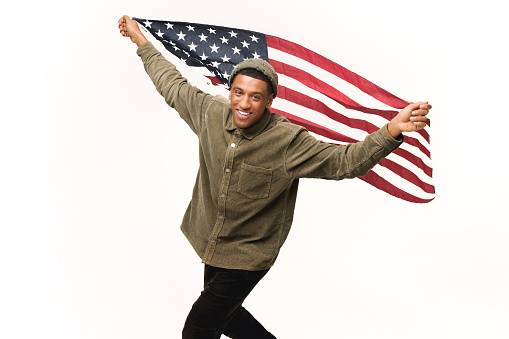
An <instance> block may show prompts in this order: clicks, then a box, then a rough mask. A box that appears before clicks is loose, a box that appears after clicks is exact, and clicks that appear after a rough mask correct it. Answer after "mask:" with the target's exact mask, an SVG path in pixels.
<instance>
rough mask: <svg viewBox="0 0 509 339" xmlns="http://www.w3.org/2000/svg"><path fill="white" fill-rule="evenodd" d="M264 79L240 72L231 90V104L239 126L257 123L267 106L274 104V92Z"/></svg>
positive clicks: (229, 97) (245, 126)
mask: <svg viewBox="0 0 509 339" xmlns="http://www.w3.org/2000/svg"><path fill="white" fill-rule="evenodd" d="M267 86H268V85H267V83H266V82H265V81H263V80H258V79H255V78H251V77H249V76H247V75H242V74H239V75H237V76H236V77H235V79H234V81H233V84H232V88H231V90H230V95H229V96H228V99H230V105H231V108H232V112H233V117H234V119H235V124H236V125H237V127H238V128H242V129H244V128H248V127H251V126H253V125H254V124H256V123H257V122H258V121H259V120H260V119H261V118H262V116H263V113H264V112H265V109H266V108H269V107H270V105H272V100H273V99H274V94H272V93H270V94H269V90H268V88H267Z"/></svg>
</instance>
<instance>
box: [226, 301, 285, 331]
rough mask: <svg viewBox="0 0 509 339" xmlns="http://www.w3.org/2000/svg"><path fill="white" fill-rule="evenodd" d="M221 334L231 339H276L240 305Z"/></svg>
mask: <svg viewBox="0 0 509 339" xmlns="http://www.w3.org/2000/svg"><path fill="white" fill-rule="evenodd" d="M223 334H224V335H226V336H227V337H230V338H232V339H276V337H275V336H274V335H272V334H271V333H270V332H268V331H267V330H266V329H265V328H264V327H263V326H262V324H260V323H259V322H258V320H256V319H255V318H254V317H253V316H252V315H251V313H249V312H248V311H247V310H246V309H245V308H244V307H242V306H240V308H239V309H238V311H237V313H235V315H234V316H233V318H232V319H231V320H230V322H228V324H227V325H226V328H225V329H224V332H223Z"/></svg>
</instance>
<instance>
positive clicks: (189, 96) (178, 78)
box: [136, 42, 212, 134]
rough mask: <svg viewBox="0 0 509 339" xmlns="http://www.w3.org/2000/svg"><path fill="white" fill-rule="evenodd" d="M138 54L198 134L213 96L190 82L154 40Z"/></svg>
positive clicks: (163, 94) (167, 99)
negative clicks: (159, 49) (158, 47)
mask: <svg viewBox="0 0 509 339" xmlns="http://www.w3.org/2000/svg"><path fill="white" fill-rule="evenodd" d="M136 53H137V54H138V56H140V57H141V60H142V61H143V66H144V67H145V71H146V72H147V74H148V75H149V77H150V79H151V80H152V82H153V83H154V85H155V87H156V89H157V91H158V92H159V93H160V94H161V95H162V96H163V97H164V99H165V101H166V103H167V104H168V105H169V106H170V107H172V108H174V109H175V110H176V111H177V112H178V113H179V114H180V116H181V117H182V119H183V120H184V121H185V122H186V123H187V124H188V125H189V127H191V129H192V130H193V132H194V133H195V134H198V133H199V132H200V131H201V130H202V129H203V127H204V124H205V116H204V114H203V112H204V111H205V109H204V107H205V106H206V105H208V103H209V102H210V100H211V97H212V96H211V95H210V94H207V93H204V92H202V91H201V90H199V89H198V88H196V87H194V86H192V85H191V84H189V83H188V82H187V79H186V78H184V77H183V76H182V75H181V74H180V72H179V71H178V70H177V68H176V67H175V66H174V65H173V64H172V63H171V62H169V61H168V60H166V59H165V58H164V57H163V56H162V55H161V53H160V52H159V51H158V50H157V49H156V48H155V47H154V45H153V44H152V43H151V42H146V43H144V44H143V45H141V46H140V47H139V48H138V50H137V51H136Z"/></svg>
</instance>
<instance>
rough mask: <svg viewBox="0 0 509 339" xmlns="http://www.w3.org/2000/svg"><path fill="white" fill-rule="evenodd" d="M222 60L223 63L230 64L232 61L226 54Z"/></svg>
mask: <svg viewBox="0 0 509 339" xmlns="http://www.w3.org/2000/svg"><path fill="white" fill-rule="evenodd" d="M221 60H223V62H228V61H230V58H228V57H227V56H226V54H225V55H224V57H221Z"/></svg>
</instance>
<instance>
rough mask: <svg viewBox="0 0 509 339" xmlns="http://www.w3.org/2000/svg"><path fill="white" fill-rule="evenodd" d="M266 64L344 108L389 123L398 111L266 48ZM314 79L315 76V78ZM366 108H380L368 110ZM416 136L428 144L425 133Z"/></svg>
mask: <svg viewBox="0 0 509 339" xmlns="http://www.w3.org/2000/svg"><path fill="white" fill-rule="evenodd" d="M282 60H284V62H283V61H282ZM269 62H270V64H271V65H272V66H273V67H274V69H275V70H276V72H277V73H280V74H284V75H286V76H289V77H291V78H293V79H296V80H298V81H300V82H302V83H303V84H304V85H306V86H307V87H309V88H312V89H314V90H316V91H318V92H320V93H322V94H324V95H326V96H328V97H330V98H331V99H333V100H335V101H337V102H338V103H340V104H341V105H343V106H344V107H345V108H349V109H353V110H357V111H360V112H364V113H368V114H374V115H378V116H381V117H383V118H384V119H386V120H391V119H392V118H394V117H395V116H396V115H397V113H398V112H397V111H395V110H394V108H398V107H389V106H386V105H383V107H382V105H380V102H379V101H377V100H370V99H371V98H372V97H370V96H369V95H367V94H366V93H364V92H361V91H358V90H355V89H353V88H355V87H354V86H352V85H351V84H349V83H348V85H346V84H347V83H346V82H345V81H344V80H343V79H341V78H339V77H337V76H336V75H334V74H332V73H330V72H328V71H327V70H324V69H322V68H320V67H317V66H316V65H314V64H311V63H309V62H307V61H305V60H303V59H300V58H298V57H296V56H293V55H290V54H287V53H283V52H281V51H278V50H277V49H275V48H269ZM330 62H332V61H330ZM315 75H316V76H315ZM317 76H319V78H318V77H317ZM345 92H348V93H349V94H350V95H355V96H356V99H355V100H354V99H353V98H351V97H349V96H346V95H345V94H344V93H345ZM360 93H362V95H360ZM356 100H359V101H362V102H363V103H364V106H363V105H360V104H359V103H358V102H357V101H356ZM367 105H369V106H371V107H380V108H377V109H374V108H369V107H367ZM426 124H427V125H428V126H429V125H430V120H429V119H428V120H427V121H426ZM417 133H418V134H420V135H422V136H423V137H424V139H425V140H426V142H427V143H429V134H428V132H427V131H426V130H425V129H422V130H420V131H418V132H417Z"/></svg>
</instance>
